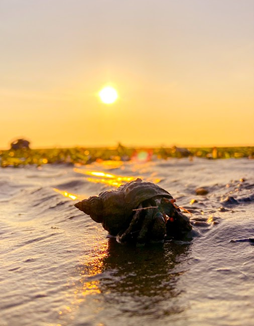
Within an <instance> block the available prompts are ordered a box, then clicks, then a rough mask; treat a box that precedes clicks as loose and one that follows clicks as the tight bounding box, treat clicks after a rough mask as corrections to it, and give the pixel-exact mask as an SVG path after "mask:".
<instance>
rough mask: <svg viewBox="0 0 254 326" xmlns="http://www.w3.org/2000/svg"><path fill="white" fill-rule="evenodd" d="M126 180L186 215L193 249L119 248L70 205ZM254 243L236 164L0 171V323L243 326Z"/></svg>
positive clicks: (245, 181) (248, 187) (249, 165)
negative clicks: (152, 190) (156, 191)
mask: <svg viewBox="0 0 254 326" xmlns="http://www.w3.org/2000/svg"><path fill="white" fill-rule="evenodd" d="M137 177H141V178H143V179H144V180H149V181H152V182H156V183H159V185H160V186H162V187H163V188H165V189H167V190H168V191H169V192H170V193H171V194H172V196H173V197H174V198H176V200H177V204H178V205H180V206H183V207H185V208H187V209H188V210H189V211H190V212H191V213H192V215H191V216H190V218H191V220H192V223H193V226H194V230H195V237H194V238H193V240H192V241H190V242H166V243H165V244H164V245H149V246H145V247H141V248H139V247H137V248H136V247H133V246H124V245H120V244H118V243H117V242H116V241H115V239H107V238H106V235H107V234H106V231H105V230H103V229H102V227H101V225H100V224H96V223H95V222H94V221H92V220H91V219H90V217H89V216H86V215H85V214H83V213H82V212H80V211H78V210H77V209H76V208H75V207H74V206H73V205H74V203H76V202H77V201H78V200H80V199H82V198H85V197H88V196H90V195H94V194H98V193H99V192H100V191H102V190H105V189H112V188H113V187H117V186H119V185H120V184H121V183H123V182H126V181H130V180H133V179H135V178H137ZM200 187H203V188H204V189H206V191H207V194H206V195H197V194H196V189H197V188H200ZM253 238H254V161H253V160H249V159H247V158H241V159H228V160H207V159H201V158H194V159H193V161H190V160H189V159H187V158H186V159H169V160H167V161H163V160H158V159H157V160H155V161H153V162H146V163H137V162H121V161H119V162H113V161H104V162H100V163H98V162H94V163H92V164H90V165H85V166H74V167H73V166H70V165H66V164H54V165H49V164H46V165H43V166H42V167H35V166H27V167H22V168H17V169H14V168H11V167H7V168H5V169H0V264H1V269H0V290H1V291H0V319H1V325H28V326H29V325H31V326H34V325H74V326H78V325H79V326H81V325H86V326H87V325H91V326H92V325H94V326H95V325H107V326H109V325H119V324H122V325H137V324H140V325H155V324H156V325H169V324H172V325H193V326H194V325H234V326H235V325H239V326H240V325H252V324H253V318H254V306H253V302H254V288H253V281H254V267H253V266H254V255H253V253H254V247H253V242H251V241H249V239H253ZM232 240H233V241H232ZM238 240H241V241H238ZM242 240H243V241H242Z"/></svg>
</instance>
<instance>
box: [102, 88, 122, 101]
mask: <svg viewBox="0 0 254 326" xmlns="http://www.w3.org/2000/svg"><path fill="white" fill-rule="evenodd" d="M99 97H100V99H101V101H102V102H103V103H105V104H112V103H114V102H115V101H116V100H117V99H118V94H117V91H116V90H115V89H114V88H113V87H111V86H106V87H104V88H103V89H102V90H101V91H100V92H99Z"/></svg>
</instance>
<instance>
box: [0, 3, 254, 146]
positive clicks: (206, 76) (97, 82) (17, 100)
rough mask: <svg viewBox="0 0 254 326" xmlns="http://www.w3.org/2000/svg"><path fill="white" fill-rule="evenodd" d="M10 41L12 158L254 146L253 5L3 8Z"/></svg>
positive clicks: (1, 71) (7, 77) (4, 86)
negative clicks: (38, 153)
mask: <svg viewBox="0 0 254 326" xmlns="http://www.w3.org/2000/svg"><path fill="white" fill-rule="evenodd" d="M0 41H1V51H0V117H1V127H0V148H6V147H8V146H9V143H10V141H12V140H13V139H15V138H17V137H24V138H27V139H29V140H30V141H31V146H32V148H37V147H53V146H62V147H67V146H101V145H105V146H106V145H115V144H116V143H117V142H121V143H122V144H124V145H138V146H161V145H163V146H171V145H178V146H202V145H208V146H215V145H216V146H219V145H254V1H253V0H241V1H240V0H181V1H175V0H121V1H119V0H22V1H21V0H1V1H0ZM109 84H110V85H111V86H114V87H115V88H116V89H117V91H118V94H119V99H118V100H117V101H116V102H115V103H114V104H111V105H105V104H103V103H102V102H100V100H99V97H98V92H99V91H100V90H101V88H102V87H103V86H104V85H109Z"/></svg>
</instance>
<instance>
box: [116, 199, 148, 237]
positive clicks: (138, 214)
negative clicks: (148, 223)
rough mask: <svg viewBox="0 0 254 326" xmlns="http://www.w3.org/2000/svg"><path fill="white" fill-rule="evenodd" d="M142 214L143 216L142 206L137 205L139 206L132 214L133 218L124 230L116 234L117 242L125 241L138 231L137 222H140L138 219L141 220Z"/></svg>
mask: <svg viewBox="0 0 254 326" xmlns="http://www.w3.org/2000/svg"><path fill="white" fill-rule="evenodd" d="M140 209H141V210H140ZM142 216H143V214H142V206H141V205H139V208H138V209H137V211H136V212H135V214H134V215H133V218H132V220H131V222H130V225H129V227H128V228H127V229H126V230H125V231H124V233H123V234H121V235H118V236H117V240H118V241H119V242H126V241H128V240H130V238H132V237H133V234H135V233H137V232H138V224H139V223H140V220H141V218H142Z"/></svg>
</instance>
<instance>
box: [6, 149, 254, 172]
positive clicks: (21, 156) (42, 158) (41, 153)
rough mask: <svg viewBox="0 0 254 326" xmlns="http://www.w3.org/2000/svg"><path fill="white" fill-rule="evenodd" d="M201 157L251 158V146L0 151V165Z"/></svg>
mask: <svg viewBox="0 0 254 326" xmlns="http://www.w3.org/2000/svg"><path fill="white" fill-rule="evenodd" d="M183 157H188V158H189V159H192V158H193V157H201V158H206V159H228V158H236V159H237V158H244V157H245V158H249V159H254V146H242V147H188V148H184V147H176V146H173V147H155V148H152V147H151V148H149V147H125V146H122V145H118V146H115V147H75V148H48V149H26V148H25V149H17V150H13V149H9V150H0V166H1V167H9V166H10V167H19V166H26V165H36V166H41V165H44V164H61V163H63V164H80V165H85V164H90V163H93V162H101V161H107V160H113V161H123V162H124V161H130V160H131V161H137V162H147V161H153V160H157V159H161V160H167V159H170V158H183Z"/></svg>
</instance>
